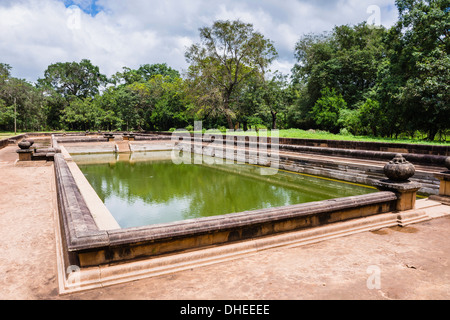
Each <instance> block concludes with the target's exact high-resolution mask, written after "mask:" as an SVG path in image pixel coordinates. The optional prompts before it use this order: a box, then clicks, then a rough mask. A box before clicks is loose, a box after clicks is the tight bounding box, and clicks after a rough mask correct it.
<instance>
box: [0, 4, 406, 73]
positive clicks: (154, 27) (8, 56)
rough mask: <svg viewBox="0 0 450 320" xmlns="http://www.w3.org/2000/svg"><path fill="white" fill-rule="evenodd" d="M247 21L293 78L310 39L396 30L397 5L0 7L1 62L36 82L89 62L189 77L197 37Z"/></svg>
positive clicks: (113, 69) (110, 68)
mask: <svg viewBox="0 0 450 320" xmlns="http://www.w3.org/2000/svg"><path fill="white" fill-rule="evenodd" d="M236 19H240V20H241V21H243V22H246V23H252V24H253V26H254V28H255V29H256V30H258V31H259V32H261V33H262V34H264V36H266V37H267V38H269V39H270V40H272V41H273V42H274V44H275V47H276V49H277V51H278V53H279V58H278V60H277V61H276V62H275V63H274V65H273V66H272V70H279V71H281V72H283V73H288V72H289V71H290V69H291V67H292V66H293V64H294V63H295V60H294V47H295V43H296V42H297V41H298V40H299V39H300V37H301V36H302V35H303V34H307V33H311V32H312V33H321V32H323V31H329V30H331V29H332V28H333V27H334V26H336V25H343V24H356V23H360V22H362V21H368V22H369V23H371V24H372V23H374V24H382V25H384V26H387V27H389V26H391V25H393V24H394V23H395V21H396V20H397V9H396V7H395V0H336V1H333V0H225V1H216V0H128V1H124V0H0V62H2V63H7V64H9V65H11V66H12V68H13V69H12V75H13V76H14V77H18V78H23V79H26V80H28V81H30V82H35V81H36V80H37V79H38V78H40V77H43V74H44V71H45V69H46V68H47V66H48V65H50V64H52V63H56V62H67V61H77V62H79V61H81V60H82V59H85V58H86V59H90V60H91V61H92V63H93V64H95V65H98V66H99V67H100V71H101V72H102V73H103V74H106V75H107V76H110V75H112V74H114V73H116V72H117V71H121V70H122V68H123V67H125V66H126V67H130V68H138V67H139V66H140V65H142V64H147V63H148V64H153V63H167V64H168V65H169V66H170V67H172V68H175V69H177V70H179V71H180V72H182V71H183V70H185V69H186V68H187V63H186V60H185V58H184V53H185V51H186V48H187V47H189V46H190V45H191V44H193V43H196V42H199V32H198V29H199V28H200V27H204V26H211V25H212V23H213V22H214V21H215V20H236Z"/></svg>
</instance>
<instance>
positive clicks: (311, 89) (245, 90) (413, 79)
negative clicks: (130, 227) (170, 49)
mask: <svg viewBox="0 0 450 320" xmlns="http://www.w3.org/2000/svg"><path fill="white" fill-rule="evenodd" d="M448 3H449V2H448V0H397V1H396V5H397V8H398V12H399V20H398V22H397V23H396V24H395V25H394V26H393V27H391V28H390V29H386V28H384V27H378V26H373V25H368V24H366V23H365V22H363V23H360V24H357V25H352V26H351V25H342V26H336V27H335V28H333V30H331V31H329V32H325V33H323V34H306V35H303V36H302V37H301V38H300V39H299V40H298V42H297V44H296V47H295V51H294V53H293V54H294V56H295V58H296V61H297V63H296V65H295V66H294V68H293V69H292V74H291V76H290V77H288V76H286V75H283V74H281V73H279V72H276V71H271V70H270V69H269V67H270V66H271V65H272V62H273V61H274V60H275V59H277V57H278V54H277V51H276V49H275V46H274V44H273V43H272V41H271V40H270V39H267V38H266V37H264V36H263V35H262V34H261V33H259V32H257V31H255V30H254V28H253V26H252V25H251V24H247V23H244V22H242V21H216V22H215V23H214V24H213V25H212V26H210V27H204V28H201V29H200V30H199V33H200V39H201V41H200V42H199V43H198V44H194V45H192V46H191V47H190V48H188V49H187V51H186V54H185V56H186V60H187V61H188V63H189V68H188V69H187V70H186V71H185V72H184V74H180V72H179V71H177V70H174V69H172V68H171V67H170V66H168V65H167V64H145V65H141V66H140V67H139V68H138V69H130V68H127V67H124V68H123V70H121V71H119V72H117V73H116V74H114V75H113V76H111V77H110V78H108V77H107V76H105V75H103V74H102V73H101V72H100V70H99V67H98V66H95V65H93V64H92V63H91V61H90V60H88V59H84V60H82V61H80V62H64V63H62V62H61V63H55V64H52V65H50V66H48V68H47V69H46V70H45V73H44V75H43V76H42V78H40V79H38V80H37V82H36V83H33V84H32V83H29V82H27V81H25V80H23V79H17V78H14V77H12V76H11V69H12V68H11V66H10V65H8V64H5V63H0V130H2V131H14V129H15V128H16V129H17V130H20V131H30V130H32V131H41V130H56V129H65V130H127V131H131V130H158V131H167V130H173V129H175V128H186V127H188V128H190V127H192V125H193V123H194V121H196V120H202V121H203V127H204V128H219V129H227V128H233V129H236V128H238V127H239V128H240V129H243V130H247V129H249V128H261V127H265V128H269V129H271V128H272V129H275V128H278V129H283V128H300V129H320V130H325V131H329V132H333V133H339V132H341V133H351V134H355V135H371V136H380V137H397V136H398V135H400V134H405V133H406V134H408V135H409V136H414V135H415V134H416V133H417V132H420V133H425V134H426V135H427V137H428V139H430V140H434V138H435V137H436V136H437V134H438V133H441V134H442V133H446V132H447V131H448V130H449V129H450V99H449V96H450V94H449V92H450V58H449V50H450V41H449V38H448V35H449V30H450V12H449V6H448Z"/></svg>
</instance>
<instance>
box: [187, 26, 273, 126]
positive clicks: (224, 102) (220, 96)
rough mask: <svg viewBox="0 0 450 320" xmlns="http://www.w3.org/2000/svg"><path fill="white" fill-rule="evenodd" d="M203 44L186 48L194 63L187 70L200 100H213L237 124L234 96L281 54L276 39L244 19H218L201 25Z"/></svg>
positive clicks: (230, 121)
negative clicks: (240, 87) (274, 40)
mask: <svg viewBox="0 0 450 320" xmlns="http://www.w3.org/2000/svg"><path fill="white" fill-rule="evenodd" d="M200 38H201V40H202V42H201V43H199V44H194V45H192V46H191V47H190V48H189V49H188V50H187V52H186V54H185V56H186V59H187V61H188V62H189V63H190V64H191V65H190V67H189V70H188V73H187V76H188V79H190V80H191V82H192V86H193V87H196V89H197V90H198V91H197V92H198V94H199V96H201V97H202V96H203V99H201V98H199V100H198V101H199V102H200V103H201V104H202V105H203V106H205V104H204V102H206V101H207V102H208V103H209V104H213V105H214V108H216V109H219V111H220V112H221V113H222V114H224V115H225V117H226V119H227V123H228V127H229V128H230V129H233V128H234V125H233V117H235V110H233V106H232V97H233V95H235V93H236V91H237V90H239V86H240V85H241V84H242V83H243V82H245V81H246V80H247V79H248V78H249V77H250V76H251V75H253V74H255V73H260V74H262V75H264V73H265V72H266V69H267V68H268V66H269V65H270V63H271V62H272V61H273V60H274V59H275V57H276V56H277V52H276V50H275V47H274V46H273V44H272V42H271V41H270V40H268V39H266V38H265V37H264V36H263V35H262V34H261V33H259V32H256V31H255V30H254V29H253V26H252V25H251V24H246V23H243V22H241V21H239V20H238V21H216V22H214V24H213V26H212V27H203V28H200ZM204 96H207V98H205V97H204Z"/></svg>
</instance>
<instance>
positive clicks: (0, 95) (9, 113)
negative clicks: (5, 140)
mask: <svg viewBox="0 0 450 320" xmlns="http://www.w3.org/2000/svg"><path fill="white" fill-rule="evenodd" d="M10 70H11V67H10V66H9V65H7V64H2V63H0V118H1V119H0V125H1V126H2V128H3V129H6V130H14V131H17V130H38V129H41V127H43V126H44V125H45V121H46V119H45V115H44V112H43V104H44V99H43V95H42V92H41V91H39V90H38V89H36V88H35V87H34V86H33V85H32V84H30V83H28V82H27V81H26V80H23V79H17V78H14V77H11V74H10Z"/></svg>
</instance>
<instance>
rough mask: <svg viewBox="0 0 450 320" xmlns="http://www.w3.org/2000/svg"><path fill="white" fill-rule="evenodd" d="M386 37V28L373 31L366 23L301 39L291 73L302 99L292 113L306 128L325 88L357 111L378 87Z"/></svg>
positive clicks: (308, 35) (342, 27) (336, 28)
mask: <svg viewBox="0 0 450 320" xmlns="http://www.w3.org/2000/svg"><path fill="white" fill-rule="evenodd" d="M386 33H387V32H386V30H385V29H384V28H373V27H371V26H369V25H367V24H366V23H365V22H363V23H360V24H357V25H355V26H349V25H343V26H336V27H335V28H334V29H333V30H332V31H331V32H326V33H323V34H319V35H316V34H307V35H304V36H303V37H301V38H300V40H299V41H298V42H297V44H296V47H295V57H296V59H297V63H296V65H295V66H294V68H293V70H292V71H293V84H294V85H296V86H298V88H299V91H301V95H300V99H299V100H298V109H297V110H291V111H290V112H291V113H294V114H295V113H297V114H298V115H296V117H299V118H302V122H303V123H304V125H305V126H307V125H311V121H310V117H311V115H312V114H311V113H310V112H311V110H312V108H313V106H314V105H315V104H316V102H317V101H318V99H320V97H321V96H322V90H323V89H324V88H330V89H334V90H335V91H336V93H338V94H341V95H342V98H343V100H345V102H346V103H347V105H348V108H349V109H351V110H353V109H356V108H357V106H358V105H360V104H361V103H363V102H364V101H365V100H366V97H365V96H366V94H367V93H368V92H369V91H370V90H371V89H373V87H374V86H375V85H376V81H377V74H378V68H379V65H380V62H382V61H383V59H384V56H385V54H386V53H385V51H386V50H385V46H384V43H383V39H384V37H385V35H386ZM349 115H350V114H349V113H347V116H349ZM316 120H317V119H316ZM315 122H317V121H315ZM323 123H327V121H324V122H322V128H324V129H328V128H326V127H323ZM334 129H336V128H335V127H334Z"/></svg>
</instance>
